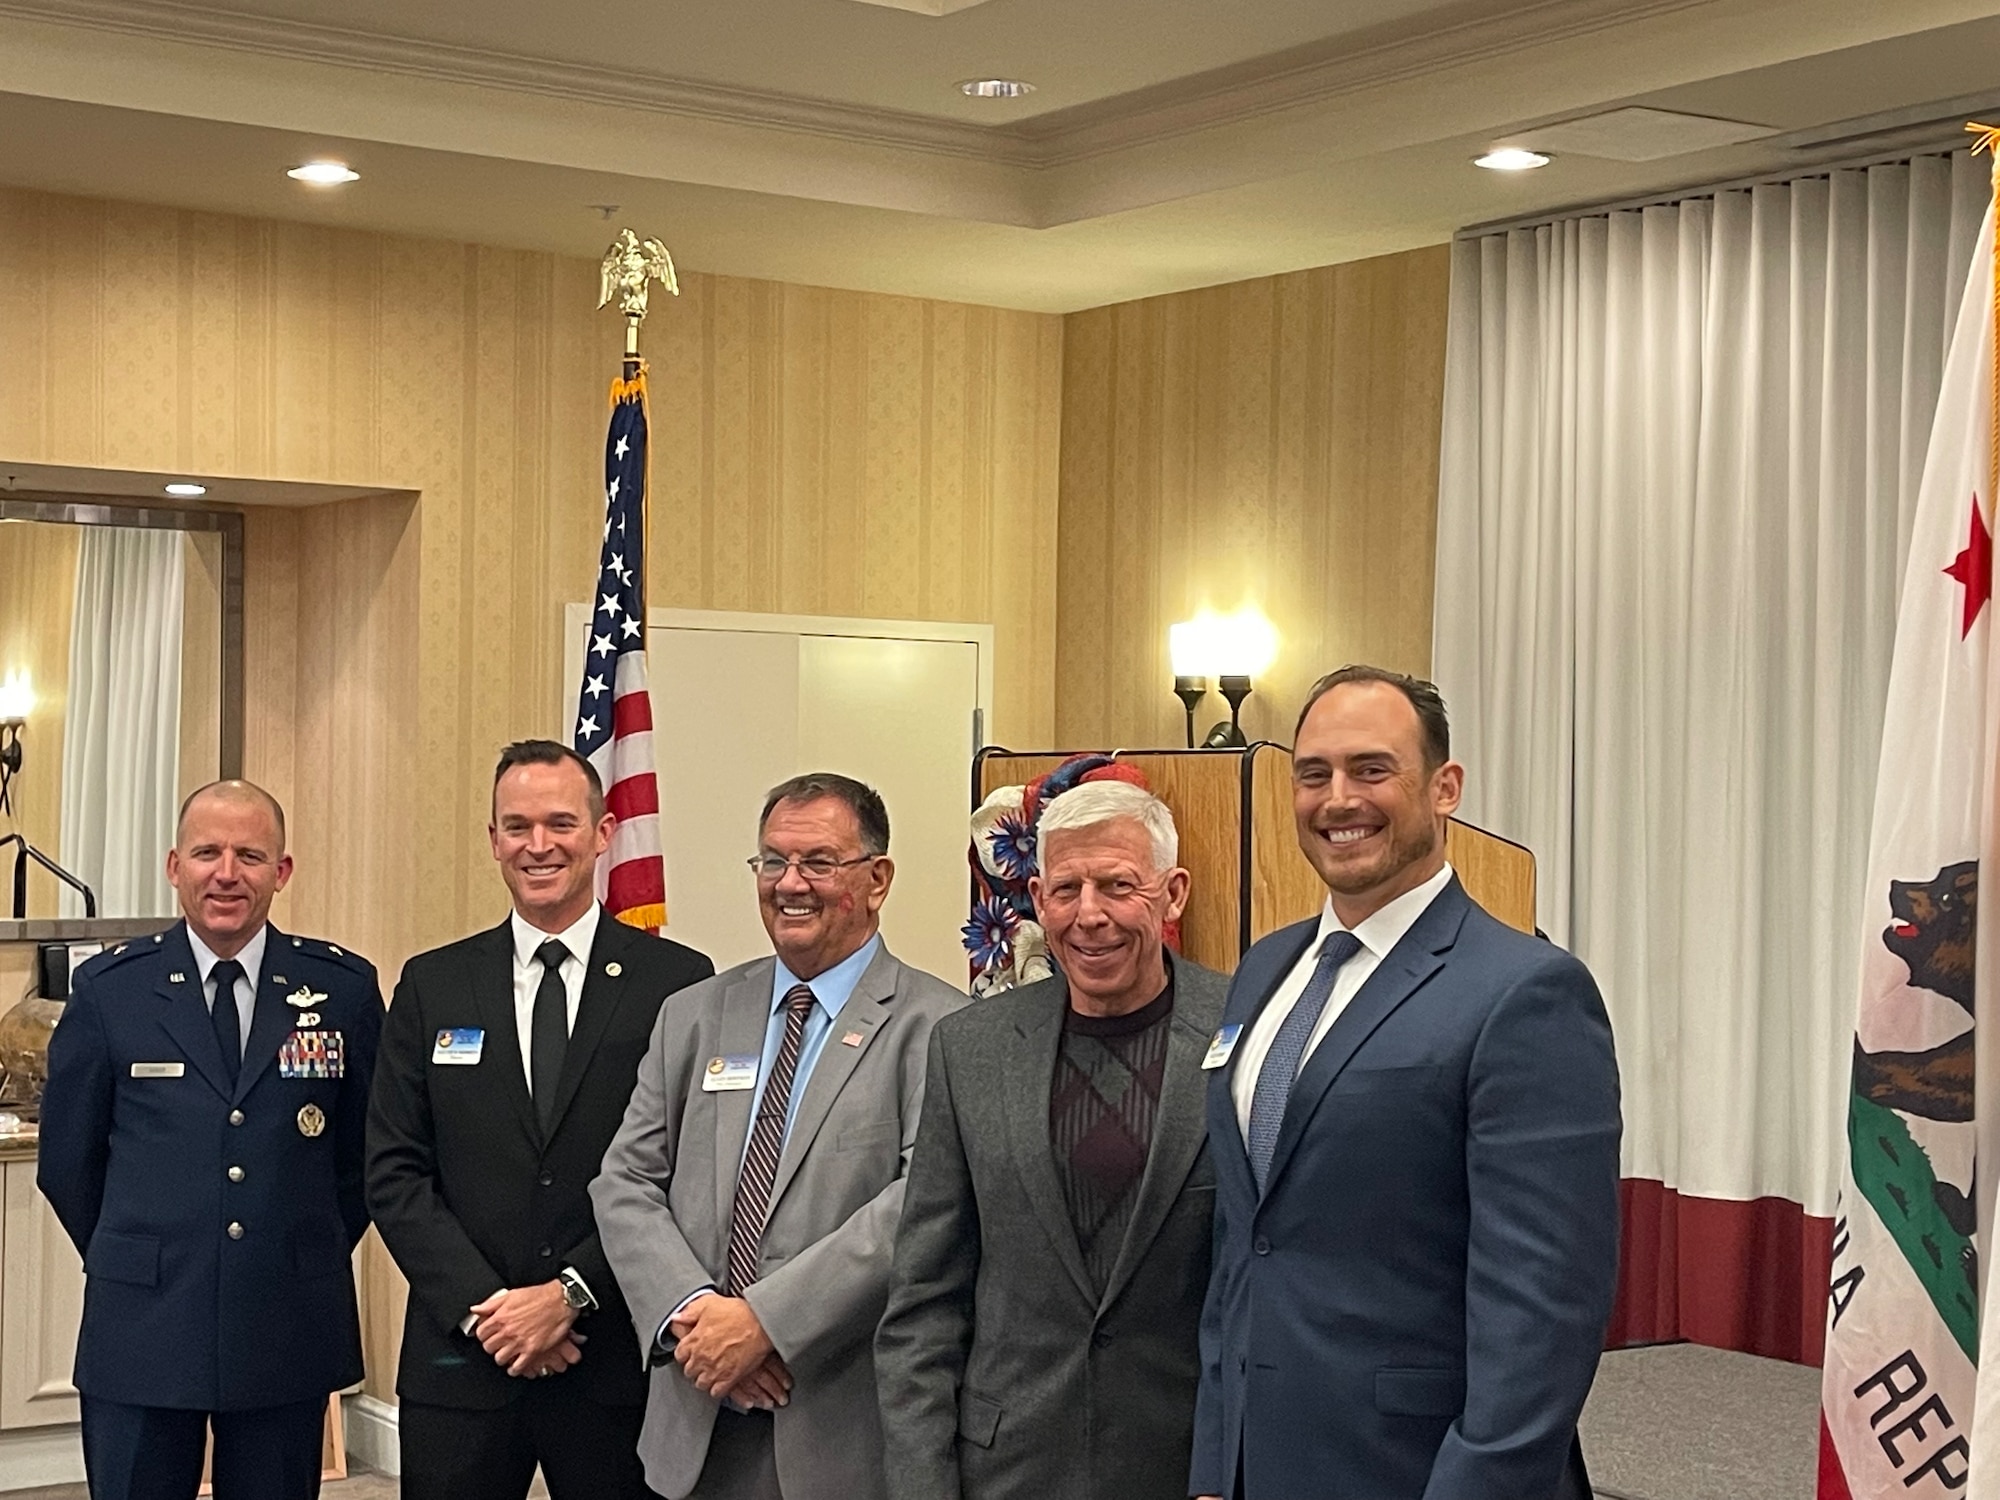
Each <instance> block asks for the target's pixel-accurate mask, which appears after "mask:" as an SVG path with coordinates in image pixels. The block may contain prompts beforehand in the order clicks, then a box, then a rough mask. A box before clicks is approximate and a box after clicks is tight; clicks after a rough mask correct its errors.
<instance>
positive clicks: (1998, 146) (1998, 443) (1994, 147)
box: [1965, 121, 2000, 501]
mask: <svg viewBox="0 0 2000 1500" xmlns="http://www.w3.org/2000/svg"><path fill="white" fill-rule="evenodd" d="M1965 128H1966V129H1967V130H1968V131H1970V132H1971V133H1972V134H1973V135H1974V136H1976V137H1978V139H1977V140H1975V141H1973V143H1972V154H1973V155H1974V156H1977V155H1979V153H1980V152H1982V151H1984V152H1985V153H1986V154H1987V155H1988V156H1990V157H1992V158H1993V201H1994V202H1995V203H1996V204H2000V125H1982V124H1980V123H1978V122H1977V121H1974V122H1972V123H1971V124H1968V125H1967V126H1966V127H1965ZM1993 332H1994V338H1993V369H1992V371H1991V372H1990V374H1991V379H1990V382H1989V383H1990V384H1991V386H1992V388H1993V389H1992V398H1991V399H1992V402H1993V409H1992V422H1993V425H1992V428H1991V430H1992V432H1993V434H1994V442H1993V447H1992V452H1991V454H1990V456H1989V457H1988V459H1987V466H1986V494H1987V497H1988V499H1989V501H1991V500H1994V499H1996V498H2000V236H1995V238H1994V241H1993Z"/></svg>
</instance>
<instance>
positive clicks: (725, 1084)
mask: <svg viewBox="0 0 2000 1500" xmlns="http://www.w3.org/2000/svg"><path fill="white" fill-rule="evenodd" d="M758 1061H759V1059H758V1056H757V1054H756V1053H754V1052H745V1053H743V1054H742V1055H741V1056H740V1057H711V1058H710V1059H709V1060H708V1067H707V1069H706V1070H705V1071H704V1072H703V1073H702V1075H701V1091H702V1092H703V1093H704V1094H731V1093H734V1092H736V1090H738V1089H754V1088H755V1087H757V1063H758Z"/></svg>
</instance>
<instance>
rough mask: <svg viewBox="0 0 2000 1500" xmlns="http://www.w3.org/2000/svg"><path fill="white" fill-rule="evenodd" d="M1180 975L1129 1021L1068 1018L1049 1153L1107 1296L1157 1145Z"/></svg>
mask: <svg viewBox="0 0 2000 1500" xmlns="http://www.w3.org/2000/svg"><path fill="white" fill-rule="evenodd" d="M1173 1009H1174V981H1173V972H1172V970H1169V971H1168V974H1167V987H1166V988H1165V989H1164V990H1162V991H1160V993H1159V995H1158V996H1157V997H1156V998H1154V999H1153V1000H1152V1001H1151V1002H1150V1003H1148V1004H1146V1005H1144V1006H1142V1007H1141V1008H1140V1009H1138V1010H1135V1011H1133V1012H1131V1013H1130V1014H1129V1015H1123V1016H1085V1015H1079V1014H1078V1013H1077V1012H1076V1011H1075V1010H1073V1009H1072V1010H1068V1011H1066V1012H1065V1013H1064V1016H1063V1034H1062V1045H1061V1046H1060V1047H1059V1048H1058V1049H1057V1052H1056V1076H1055V1082H1054V1085H1053V1086H1052V1087H1051V1088H1050V1090H1049V1145H1050V1149H1051V1150H1052V1151H1053V1152H1054V1153H1055V1159H1056V1176H1057V1177H1058V1178H1060V1179H1061V1181H1062V1187H1063V1198H1064V1200H1065V1201H1066V1202H1067V1203H1068V1205H1069V1218H1070V1223H1071V1225H1072V1226H1074V1228H1075V1229H1076V1242H1077V1246H1078V1248H1080V1249H1081V1250H1082V1251H1083V1263H1084V1266H1085V1267H1086V1268H1087V1269H1088V1270H1089V1272H1090V1276H1091V1279H1092V1281H1093V1282H1094V1283H1095V1284H1096V1286H1097V1290H1098V1291H1099V1292H1100V1293H1101V1292H1102V1291H1103V1290H1104V1288H1105V1285H1106V1283H1107V1282H1109V1281H1110V1279H1111V1268H1112V1266H1113V1265H1114V1264H1115V1263H1116V1262H1117V1259H1118V1250H1119V1247H1120V1246H1121V1245H1123V1243H1124V1241H1125V1228H1126V1226H1127V1225H1128V1224H1129V1223H1130V1222H1131V1219H1132V1203H1133V1200H1134V1199H1135V1198H1136V1197H1137V1196H1138V1192H1139V1179H1140V1177H1141V1176H1143V1175H1144V1173H1145V1170H1146V1154H1147V1152H1148V1151H1150V1150H1151V1149H1152V1145H1153V1124H1154V1122H1155V1120H1157V1119H1158V1118H1159V1112H1160V1084H1161V1081H1162V1079H1164V1078H1165V1076H1166V1071H1167V1026H1168V1021H1169V1019H1170V1017H1171V1016H1172V1014H1173Z"/></svg>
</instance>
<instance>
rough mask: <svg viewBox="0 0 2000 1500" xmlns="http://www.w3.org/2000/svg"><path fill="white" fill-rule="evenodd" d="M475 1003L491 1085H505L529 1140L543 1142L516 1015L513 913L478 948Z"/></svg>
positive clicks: (483, 937)
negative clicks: (529, 1089)
mask: <svg viewBox="0 0 2000 1500" xmlns="http://www.w3.org/2000/svg"><path fill="white" fill-rule="evenodd" d="M469 978H470V980H471V982H472V1004H473V1010H474V1012H475V1014H477V1015H478V1017H479V1024H480V1028H481V1029H482V1030H483V1031H484V1032H485V1034H486V1036H485V1042H484V1044H483V1051H482V1057H483V1058H484V1059H488V1060H490V1061H491V1062H492V1064H493V1072H492V1073H491V1074H490V1075H489V1082H490V1084H491V1086H492V1087H493V1088H495V1089H498V1090H499V1091H500V1094H501V1096H502V1097H503V1098H505V1099H506V1100H507V1101H508V1106H509V1108H511V1109H512V1110H513V1112H514V1117H515V1119H516V1121H517V1122H518V1123H519V1124H520V1127H521V1129H522V1130H523V1131H525V1132H526V1133H527V1137H528V1139H529V1140H530V1141H533V1142H536V1143H537V1144H539V1143H540V1142H541V1139H542V1127H541V1125H540V1123H539V1122H538V1121H537V1120H536V1119H535V1101H534V1099H533V1098H532V1097H530V1095H529V1093H528V1073H527V1059H526V1058H524V1057H523V1056H522V1054H521V1023H520V1022H519V1020H517V1019H516V1018H515V1015H514V921H513V918H512V917H511V916H510V917H508V918H507V919H506V920H504V921H502V922H501V924H500V925H499V926H498V927H493V928H489V929H488V930H487V931H486V932H485V933H483V934H481V936H480V940H479V942H478V944H477V945H476V946H475V947H474V949H473V954H472V965H471V974H470V975H469Z"/></svg>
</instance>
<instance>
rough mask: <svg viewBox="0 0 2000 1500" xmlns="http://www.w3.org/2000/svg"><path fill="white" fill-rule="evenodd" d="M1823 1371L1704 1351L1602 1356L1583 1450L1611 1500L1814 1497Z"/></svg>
mask: <svg viewBox="0 0 2000 1500" xmlns="http://www.w3.org/2000/svg"><path fill="white" fill-rule="evenodd" d="M1818 1450H1819V1371H1818V1370H1816V1369H1812V1368H1810V1367H1808V1366H1805V1365H1792V1364H1785V1363H1783V1362H1782V1361H1779V1360H1775V1359H1758V1358H1756V1357H1755V1356H1754V1355H1749V1354H1730V1353H1726V1352H1724V1351H1723V1350H1720V1349H1705V1348H1702V1347H1701V1346H1700V1345H1697V1344H1663V1345H1659V1346H1657V1347H1655V1348H1650V1349H1621V1350H1619V1351H1617V1352H1616V1353H1613V1354H1607V1355H1605V1356H1604V1359H1603V1361H1602V1363H1600V1364H1599V1366H1598V1370H1597V1384H1596V1386H1595V1387H1593V1388H1592V1390H1591V1393H1590V1402H1589V1404H1588V1405H1587V1406H1585V1407H1584V1411H1583V1452H1584V1457H1585V1459H1586V1460H1587V1461H1588V1462H1589V1465H1590V1479H1591V1483H1592V1484H1593V1485H1594V1486H1595V1487H1596V1490H1597V1493H1598V1494H1599V1495H1600V1496H1603V1497H1605V1500H1812V1494H1813V1485H1814V1479H1815V1468H1816V1465H1817V1462H1818Z"/></svg>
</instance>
